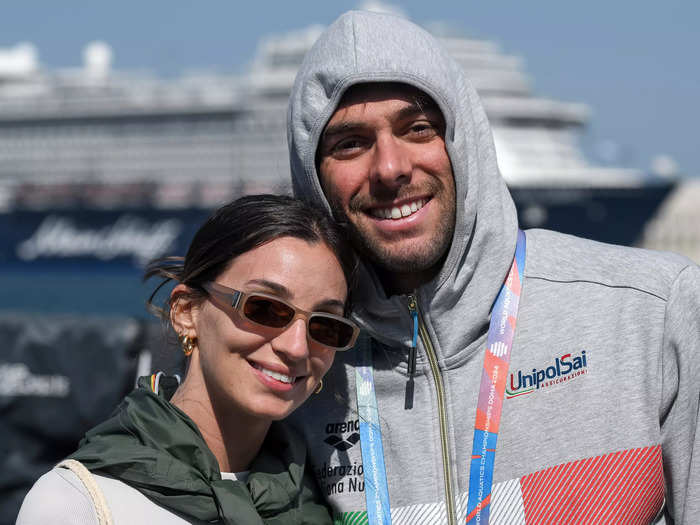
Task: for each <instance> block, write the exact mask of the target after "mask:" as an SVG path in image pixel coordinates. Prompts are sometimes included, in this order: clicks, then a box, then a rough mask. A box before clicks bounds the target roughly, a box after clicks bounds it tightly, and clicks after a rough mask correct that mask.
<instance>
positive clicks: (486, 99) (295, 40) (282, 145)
mask: <svg viewBox="0 0 700 525" xmlns="http://www.w3.org/2000/svg"><path fill="white" fill-rule="evenodd" d="M322 31H323V27H320V26H312V27H308V28H305V29H302V30H298V31H294V32H290V33H287V34H283V35H275V36H271V37H267V38H264V39H262V40H261V41H260V43H259V45H258V50H257V52H256V54H255V56H254V57H253V58H252V60H251V62H250V66H249V67H248V69H247V70H246V71H245V72H244V73H241V74H236V75H234V74H222V73H206V74H203V73H198V74H187V75H182V76H180V77H177V78H168V79H164V78H159V77H157V76H155V75H152V74H148V73H145V72H129V71H115V70H114V69H113V68H112V67H111V62H112V50H111V49H110V48H109V46H108V45H106V44H105V43H102V42H93V43H91V44H89V45H88V46H86V48H85V50H84V56H83V67H79V68H75V69H64V70H46V69H44V68H42V67H41V65H40V61H39V57H38V51H37V50H36V49H35V48H34V47H33V46H32V45H31V44H19V45H17V46H15V47H13V48H6V49H4V50H0V267H2V268H3V269H5V270H11V271H14V272H15V273H17V272H22V273H27V272H29V273H31V272H35V273H37V274H38V273H41V272H49V271H51V272H56V271H60V270H61V269H65V270H66V271H67V272H68V273H70V272H73V273H74V274H75V272H76V271H78V272H80V274H81V275H85V272H86V271H90V270H93V271H97V272H101V271H109V272H112V274H113V275H116V274H119V273H122V274H124V275H132V276H133V275H134V274H135V273H137V272H139V271H140V269H141V268H142V267H143V264H144V263H145V262H146V261H147V260H149V259H150V258H152V257H157V256H160V255H163V254H165V253H168V254H172V253H175V254H177V253H184V251H185V248H186V246H187V243H188V242H189V239H190V238H191V236H192V234H193V232H194V228H195V227H196V226H197V225H198V224H199V223H201V222H202V220H203V219H204V218H205V217H206V215H207V214H208V212H209V211H210V210H211V209H212V208H214V207H215V206H217V205H219V204H221V203H223V202H226V201H227V200H230V199H231V198H234V197H236V196H238V195H241V194H244V193H255V192H267V191H272V192H287V191H289V182H288V180H289V164H288V154H287V146H286V133H285V118H286V106H287V99H288V96H289V92H290V89H291V87H292V84H293V79H294V76H295V74H296V71H297V68H298V67H299V65H300V63H301V61H302V58H303V56H304V54H305V52H306V51H307V50H308V49H309V47H310V46H311V45H312V44H313V42H314V41H315V40H316V39H317V37H318V36H319V34H320V33H321V32H322ZM434 33H435V34H436V36H438V37H439V38H441V39H442V41H443V42H444V44H445V45H446V46H447V48H448V49H449V50H450V51H451V52H452V54H453V55H454V57H455V58H456V59H457V60H458V61H459V63H460V64H461V65H462V66H463V67H464V69H465V70H466V72H467V75H468V77H469V78H470V79H471V81H472V83H473V84H474V86H475V88H476V89H477V91H478V92H479V94H480V96H481V98H482V100H483V103H484V106H485V108H486V112H487V114H488V116H489V119H490V122H491V124H492V128H493V136H494V141H495V144H496V149H497V154H498V160H499V167H500V169H501V172H502V174H503V176H504V177H505V179H506V181H507V182H508V185H509V187H510V189H511V192H512V194H513V197H514V199H515V201H516V205H517V207H518V213H519V218H520V222H521V225H522V227H524V228H530V227H544V228H552V229H556V230H560V231H565V232H569V233H573V234H576V235H581V236H584V237H589V238H594V239H598V240H602V241H607V242H613V243H619V244H635V243H637V242H639V240H640V238H641V236H642V233H643V228H644V225H645V224H646V223H647V221H648V220H649V218H650V217H651V216H652V215H653V214H654V212H655V211H656V209H657V208H658V207H659V206H660V204H661V203H662V202H663V200H664V199H665V197H666V196H667V194H668V193H669V192H670V191H671V190H672V189H673V187H674V184H675V183H676V182H675V180H674V179H673V178H672V177H671V178H669V177H657V176H653V175H650V174H646V173H642V172H640V171H637V170H631V169H622V168H619V169H618V168H615V169H613V168H608V167H601V166H597V165H594V164H591V163H590V162H589V161H587V159H586V158H585V157H584V155H583V153H582V150H581V148H580V146H579V140H580V138H581V134H582V130H583V129H584V127H585V125H586V123H587V120H588V117H589V111H588V109H587V108H586V106H585V105H583V104H578V103H570V102H562V101H559V100H552V99H547V98H539V97H537V96H535V94H534V93H533V90H532V87H531V83H530V80H529V78H528V77H527V75H526V73H525V71H524V64H523V61H522V60H521V59H520V58H518V57H515V56H510V55H507V54H505V53H503V52H502V51H501V50H500V48H499V46H498V45H497V44H496V43H494V42H490V41H483V40H474V39H469V38H464V37H455V36H447V35H445V34H444V33H441V32H440V31H439V30H435V31H434ZM0 307H2V305H0Z"/></svg>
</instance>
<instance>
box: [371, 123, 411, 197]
mask: <svg viewBox="0 0 700 525" xmlns="http://www.w3.org/2000/svg"><path fill="white" fill-rule="evenodd" d="M372 179H373V180H374V182H376V183H379V184H381V185H383V186H385V187H387V188H395V187H398V186H401V185H403V184H408V183H409V182H410V180H411V162H410V159H409V156H408V155H407V152H406V151H405V148H404V147H403V146H402V144H401V140H400V139H398V138H397V137H395V136H394V135H393V134H386V135H382V136H379V137H377V140H376V143H375V149H374V157H373V166H372Z"/></svg>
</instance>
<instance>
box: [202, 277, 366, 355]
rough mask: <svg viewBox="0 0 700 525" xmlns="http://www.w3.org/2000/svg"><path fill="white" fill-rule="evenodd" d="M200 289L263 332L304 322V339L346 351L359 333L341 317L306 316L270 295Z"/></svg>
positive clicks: (217, 286) (212, 285)
mask: <svg viewBox="0 0 700 525" xmlns="http://www.w3.org/2000/svg"><path fill="white" fill-rule="evenodd" d="M202 287H203V288H204V289H205V290H206V291H207V293H209V295H211V296H214V297H217V298H218V299H219V300H221V301H223V302H224V303H225V304H226V305H227V306H230V307H232V308H233V309H234V310H237V311H238V312H239V314H240V315H242V316H243V317H244V318H245V319H247V320H248V321H250V322H252V323H255V324H257V325H260V326H264V327H265V328H276V329H279V330H280V331H282V330H284V329H285V328H287V327H288V326H289V325H291V324H292V322H294V321H295V320H296V319H299V318H302V319H304V320H305V321H306V333H307V334H308V336H309V337H310V338H311V339H313V340H314V341H316V342H317V343H320V344H322V345H324V346H327V347H329V348H332V349H333V350H341V351H342V350H349V349H350V348H352V346H353V345H354V344H355V340H356V339H357V335H358V334H359V333H360V328H359V327H358V326H357V325H356V324H355V323H353V322H352V321H350V320H349V319H346V318H345V317H342V316H340V315H333V314H329V313H326V312H307V311H305V310H302V309H300V308H297V307H296V306H292V305H291V304H289V303H287V302H285V301H283V300H282V299H279V298H278V297H275V296H274V295H269V294H266V293H260V292H253V293H244V292H239V291H238V290H234V289H233V288H229V287H227V286H223V285H221V284H219V283H215V282H208V283H205V284H203V285H202Z"/></svg>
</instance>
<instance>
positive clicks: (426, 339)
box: [408, 294, 456, 525]
mask: <svg viewBox="0 0 700 525" xmlns="http://www.w3.org/2000/svg"><path fill="white" fill-rule="evenodd" d="M408 311H409V312H410V313H411V316H412V317H413V318H414V319H417V321H418V333H419V334H420V338H421V341H423V346H424V347H425V353H426V355H427V357H428V363H429V364H430V371H431V372H432V374H433V381H435V390H436V391H437V402H438V417H439V420H440V444H441V448H442V473H443V477H444V480H445V505H446V506H447V520H448V523H449V525H456V521H455V511H454V499H453V497H452V479H451V478H452V476H451V474H450V467H449V464H450V462H449V460H450V455H449V447H448V443H447V413H446V411H445V388H444V386H443V384H442V375H440V370H439V369H438V364H437V356H436V355H435V349H434V348H433V343H432V341H431V340H430V334H428V330H426V328H425V324H424V323H423V317H422V316H421V313H420V310H419V308H418V299H417V297H416V295H415V294H410V295H409V296H408ZM414 351H415V350H414ZM411 357H412V358H413V359H414V360H415V353H414V354H413V355H412V356H411ZM411 357H409V364H408V367H409V369H411V367H412V366H413V369H415V361H414V363H413V365H412V364H411V362H410V361H411Z"/></svg>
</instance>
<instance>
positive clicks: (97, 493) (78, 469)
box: [56, 459, 114, 525]
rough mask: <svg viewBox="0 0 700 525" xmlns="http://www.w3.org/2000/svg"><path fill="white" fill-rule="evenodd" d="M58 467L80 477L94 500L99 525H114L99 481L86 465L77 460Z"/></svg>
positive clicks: (65, 461) (70, 460)
mask: <svg viewBox="0 0 700 525" xmlns="http://www.w3.org/2000/svg"><path fill="white" fill-rule="evenodd" d="M56 467H57V468H66V469H68V470H70V471H71V472H73V474H75V475H76V476H78V479H80V481H81V482H82V483H83V485H84V486H85V488H86V489H87V491H88V494H89V495H90V499H91V500H92V504H93V505H94V507H95V513H96V514H97V524H98V525H113V524H114V522H113V521H112V513H111V512H110V510H109V507H108V506H107V500H106V499H105V496H104V494H103V493H102V490H101V489H100V486H99V485H98V484H97V481H95V477H94V476H93V475H92V474H91V473H90V471H89V470H88V469H87V468H85V465H83V464H82V463H81V462H80V461H77V460H75V459H64V460H63V461H61V462H60V463H59V464H58V465H56Z"/></svg>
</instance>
